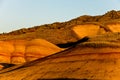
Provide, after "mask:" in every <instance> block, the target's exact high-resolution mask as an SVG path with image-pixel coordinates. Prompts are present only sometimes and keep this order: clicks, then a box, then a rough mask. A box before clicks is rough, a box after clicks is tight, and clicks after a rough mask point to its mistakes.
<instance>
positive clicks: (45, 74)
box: [0, 33, 120, 80]
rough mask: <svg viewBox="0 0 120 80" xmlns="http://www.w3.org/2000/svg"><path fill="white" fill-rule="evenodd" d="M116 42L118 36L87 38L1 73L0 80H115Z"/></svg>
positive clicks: (119, 48)
mask: <svg viewBox="0 0 120 80" xmlns="http://www.w3.org/2000/svg"><path fill="white" fill-rule="evenodd" d="M106 37H107V38H106ZM119 42H120V33H111V34H105V35H98V36H94V37H90V38H89V39H88V41H86V42H83V43H79V44H77V45H74V46H72V47H71V48H69V49H67V50H65V51H62V52H59V53H56V54H54V55H51V56H48V57H45V58H41V59H38V60H35V61H32V62H29V63H26V64H24V65H19V66H14V67H11V68H8V69H5V70H2V71H1V72H0V79H1V80H50V79H51V80H58V79H59V80H61V79H70V80H119V79H120V73H119V72H120V69H119V65H120V62H119V60H120V43H119ZM16 74H17V75H16Z"/></svg>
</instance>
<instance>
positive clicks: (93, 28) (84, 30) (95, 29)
mask: <svg viewBox="0 0 120 80" xmlns="http://www.w3.org/2000/svg"><path fill="white" fill-rule="evenodd" d="M73 31H74V32H75V33H76V34H77V35H78V36H79V37H80V38H83V37H85V36H95V35H98V34H104V33H105V30H104V28H101V27H100V25H97V24H83V25H77V26H74V27H73Z"/></svg>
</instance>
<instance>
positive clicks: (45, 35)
mask: <svg viewBox="0 0 120 80" xmlns="http://www.w3.org/2000/svg"><path fill="white" fill-rule="evenodd" d="M119 21H120V11H115V10H112V11H109V12H107V13H105V14H104V15H98V16H90V15H83V16H80V17H77V18H75V19H72V20H70V21H66V22H55V23H53V24H45V25H40V26H34V27H31V28H23V29H20V30H15V31H12V32H9V33H3V34H1V35H0V40H15V39H22V40H23V39H27V40H31V39H36V38H42V39H45V40H47V41H49V42H51V43H54V44H66V43H70V42H76V41H77V40H79V38H78V36H77V35H76V34H75V33H74V31H73V30H72V28H73V27H74V26H77V25H82V24H86V23H91V24H97V25H99V26H100V27H101V28H102V30H105V31H107V32H110V31H111V29H112V28H111V27H110V29H109V28H108V27H107V26H106V24H107V23H112V22H119ZM85 28H86V27H85ZM117 29H118V28H117ZM100 32H101V31H100ZM113 32H116V31H113Z"/></svg>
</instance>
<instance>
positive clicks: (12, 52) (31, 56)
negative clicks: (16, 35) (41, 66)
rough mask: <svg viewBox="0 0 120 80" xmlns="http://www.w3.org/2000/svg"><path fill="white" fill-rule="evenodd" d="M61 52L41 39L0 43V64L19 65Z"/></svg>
mask: <svg viewBox="0 0 120 80" xmlns="http://www.w3.org/2000/svg"><path fill="white" fill-rule="evenodd" d="M61 50H62V49H60V48H59V47H57V46H55V45H54V44H52V43H50V42H48V41H46V40H43V39H33V40H30V41H27V40H11V41H0V63H11V64H21V63H25V62H29V61H32V60H35V59H38V58H42V57H45V56H48V55H50V54H53V53H56V52H59V51H61Z"/></svg>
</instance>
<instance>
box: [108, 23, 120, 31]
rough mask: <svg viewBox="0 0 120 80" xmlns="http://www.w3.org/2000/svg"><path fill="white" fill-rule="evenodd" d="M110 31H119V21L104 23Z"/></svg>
mask: <svg viewBox="0 0 120 80" xmlns="http://www.w3.org/2000/svg"><path fill="white" fill-rule="evenodd" d="M106 26H107V27H108V28H109V30H110V31H111V32H120V22H113V23H109V24H106Z"/></svg>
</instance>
